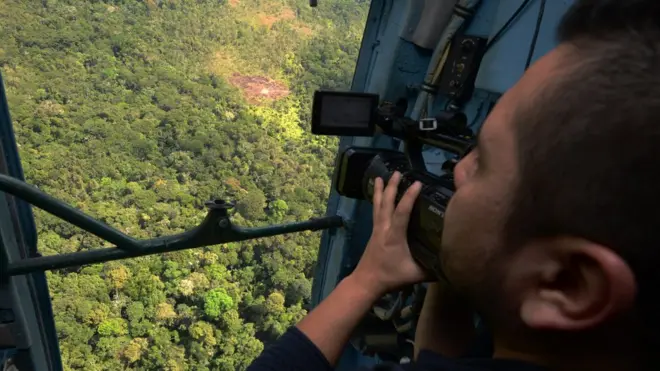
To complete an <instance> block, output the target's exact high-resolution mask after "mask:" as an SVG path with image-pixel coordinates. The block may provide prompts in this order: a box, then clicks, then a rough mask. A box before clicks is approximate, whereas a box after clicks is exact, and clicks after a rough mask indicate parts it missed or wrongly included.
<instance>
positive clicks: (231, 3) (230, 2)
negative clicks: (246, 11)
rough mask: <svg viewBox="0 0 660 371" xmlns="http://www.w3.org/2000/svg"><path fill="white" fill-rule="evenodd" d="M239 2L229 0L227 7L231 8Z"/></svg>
mask: <svg viewBox="0 0 660 371" xmlns="http://www.w3.org/2000/svg"><path fill="white" fill-rule="evenodd" d="M238 3H239V1H238V0H229V5H231V6H236V5H238Z"/></svg>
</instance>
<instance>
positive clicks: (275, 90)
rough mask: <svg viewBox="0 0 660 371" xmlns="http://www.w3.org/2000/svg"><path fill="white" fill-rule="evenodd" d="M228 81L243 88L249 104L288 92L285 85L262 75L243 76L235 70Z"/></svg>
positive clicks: (272, 98)
mask: <svg viewBox="0 0 660 371" xmlns="http://www.w3.org/2000/svg"><path fill="white" fill-rule="evenodd" d="M229 82H230V83H231V84H232V85H234V86H236V87H238V88H240V89H241V90H243V94H244V95H245V98H246V99H247V101H248V102H249V103H251V104H256V103H260V102H263V101H264V100H276V99H281V98H284V97H286V96H287V95H289V93H290V91H289V89H287V87H286V85H284V84H282V83H280V82H277V81H275V80H271V79H269V78H267V77H264V76H245V75H241V74H240V73H236V72H235V73H233V74H232V75H231V77H230V78H229Z"/></svg>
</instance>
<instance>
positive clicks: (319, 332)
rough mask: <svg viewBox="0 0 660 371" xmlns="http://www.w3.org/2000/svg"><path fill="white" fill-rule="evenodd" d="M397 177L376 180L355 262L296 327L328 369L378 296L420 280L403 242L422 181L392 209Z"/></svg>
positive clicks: (418, 269) (399, 176)
mask: <svg viewBox="0 0 660 371" xmlns="http://www.w3.org/2000/svg"><path fill="white" fill-rule="evenodd" d="M400 180H401V174H399V173H394V175H393V176H392V178H391V179H390V182H389V184H388V185H387V188H385V190H383V181H382V179H376V184H375V187H374V199H373V204H374V229H373V233H372V236H371V239H370V240H369V243H368V244H367V248H366V249H365V251H364V254H363V255H362V259H360V263H358V266H357V268H355V271H353V273H352V274H351V275H349V276H348V277H346V278H345V279H344V280H343V281H341V282H340V283H339V285H337V287H336V288H335V290H334V291H332V293H330V295H329V296H328V297H327V298H326V299H325V300H323V302H322V303H321V304H319V306H318V307H316V308H315V309H314V310H313V311H312V312H310V313H309V314H308V315H307V316H306V317H305V318H303V320H302V321H301V322H300V323H299V324H298V325H297V326H298V329H300V331H302V333H304V334H305V335H306V336H307V338H308V339H309V340H311V341H312V343H314V345H316V347H317V348H318V349H319V350H320V351H321V353H323V355H324V356H325V358H326V359H327V360H328V363H329V364H330V366H332V367H334V366H335V365H336V364H337V361H338V359H339V356H340V355H341V352H342V350H343V349H344V346H345V345H346V342H348V339H349V338H350V335H351V333H352V332H353V330H354V329H355V327H356V326H357V325H358V323H360V320H362V317H364V315H365V314H366V313H367V312H368V311H369V310H370V309H371V307H372V306H373V304H374V302H375V301H376V300H378V298H380V297H381V296H382V295H383V294H385V293H386V292H388V291H391V290H394V289H396V288H398V287H401V286H404V285H406V284H412V283H416V282H420V281H422V280H424V278H425V275H424V273H423V271H422V269H421V268H420V267H419V266H418V265H417V263H415V261H414V260H413V258H412V256H411V255H410V251H409V250H408V242H407V241H406V240H407V229H408V220H409V219H410V212H411V211H412V208H413V205H414V203H415V199H416V198H417V196H418V195H419V192H420V190H421V188H422V185H421V184H420V183H415V184H413V185H412V186H411V187H410V188H409V189H408V191H407V192H406V194H405V195H404V196H403V197H402V198H401V201H400V202H399V205H398V206H397V207H395V205H394V201H395V198H396V191H397V186H398V185H399V181H400Z"/></svg>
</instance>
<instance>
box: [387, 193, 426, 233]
mask: <svg viewBox="0 0 660 371" xmlns="http://www.w3.org/2000/svg"><path fill="white" fill-rule="evenodd" d="M421 191H422V183H420V182H415V183H414V184H413V185H411V186H410V187H408V189H407V190H406V193H405V194H404V195H403V197H401V201H399V205H397V207H396V211H394V220H393V221H392V226H393V227H395V228H406V227H407V226H408V221H410V213H411V212H412V209H413V207H414V206H415V200H417V197H418V196H419V193H420V192H421Z"/></svg>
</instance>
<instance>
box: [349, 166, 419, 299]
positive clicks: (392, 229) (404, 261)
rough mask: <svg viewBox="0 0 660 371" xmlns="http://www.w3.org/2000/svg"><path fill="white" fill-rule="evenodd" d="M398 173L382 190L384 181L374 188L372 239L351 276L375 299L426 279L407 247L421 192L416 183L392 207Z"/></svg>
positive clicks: (398, 180)
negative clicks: (412, 216) (374, 295)
mask: <svg viewBox="0 0 660 371" xmlns="http://www.w3.org/2000/svg"><path fill="white" fill-rule="evenodd" d="M400 181H401V174H400V173H399V172H395V173H394V174H393V175H392V177H391V178H390V181H389V183H388V184H387V187H386V188H385V189H384V190H383V180H382V179H380V178H377V179H376V181H375V185H374V198H373V209H374V215H373V219H374V228H373V232H372V235H371V239H370V240H369V243H368V244H367V247H366V249H365V251H364V254H363V255H362V258H361V259H360V262H359V263H358V266H357V268H355V271H354V272H353V274H352V276H353V277H354V278H355V280H356V281H357V282H360V283H361V284H362V285H364V286H365V289H367V290H371V291H373V292H374V293H375V294H376V295H377V296H382V295H383V294H385V293H387V292H390V291H393V290H395V289H397V288H400V287H402V286H405V285H409V284H414V283H418V282H422V281H424V280H425V279H426V278H428V277H427V276H426V275H425V273H424V271H423V270H422V268H421V267H420V266H419V265H418V264H417V263H416V262H415V261H414V260H413V257H412V255H411V254H410V250H409V248H408V241H407V238H408V235H407V231H408V221H409V220H410V213H411V212H412V209H413V206H414V205H415V200H416V199H417V197H418V196H419V193H420V191H421V189H422V184H421V183H420V182H415V183H414V184H413V185H412V186H410V187H409V188H408V190H407V191H406V193H405V194H404V195H403V197H401V201H399V204H398V205H396V206H395V198H396V194H397V188H398V186H399V182H400Z"/></svg>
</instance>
